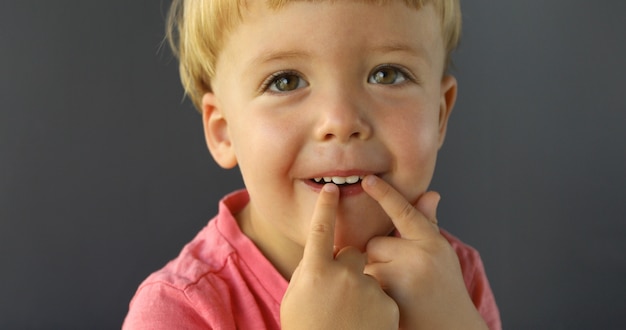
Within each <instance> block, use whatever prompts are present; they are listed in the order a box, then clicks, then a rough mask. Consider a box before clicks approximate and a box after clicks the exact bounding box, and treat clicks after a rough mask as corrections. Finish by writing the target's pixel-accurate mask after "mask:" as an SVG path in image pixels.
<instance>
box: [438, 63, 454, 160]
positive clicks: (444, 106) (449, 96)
mask: <svg viewBox="0 0 626 330" xmlns="http://www.w3.org/2000/svg"><path fill="white" fill-rule="evenodd" d="M456 95H457V81H456V78H454V76H451V75H445V76H444V77H443V79H442V80H441V98H440V101H439V148H441V146H442V145H443V141H444V140H445V138H446V130H447V128H448V120H449V119H450V114H451V113H452V108H454V103H455V102H456Z"/></svg>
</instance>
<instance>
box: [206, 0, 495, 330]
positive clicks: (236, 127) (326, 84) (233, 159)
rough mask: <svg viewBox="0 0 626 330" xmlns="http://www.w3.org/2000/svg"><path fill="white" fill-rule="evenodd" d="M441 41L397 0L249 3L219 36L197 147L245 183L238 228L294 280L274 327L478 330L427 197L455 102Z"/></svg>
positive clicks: (428, 14)
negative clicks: (203, 146) (355, 179)
mask: <svg viewBox="0 0 626 330" xmlns="http://www.w3.org/2000/svg"><path fill="white" fill-rule="evenodd" d="M441 35H442V33H441V30H440V22H439V18H438V16H437V14H436V12H435V10H434V8H433V7H432V6H425V7H424V8H422V9H420V10H415V9H411V8H408V7H407V6H406V5H405V4H404V2H403V1H399V0H398V1H391V2H389V3H387V4H385V5H380V6H379V5H375V4H369V3H363V2H361V1H322V2H308V1H297V2H294V3H290V4H288V5H286V6H284V7H283V8H280V9H278V10H273V9H269V8H267V6H266V5H265V3H264V2H263V1H250V2H249V3H248V6H247V10H245V11H244V12H243V13H242V22H241V23H240V24H239V25H238V26H237V27H236V28H234V29H233V31H231V32H229V34H228V38H227V40H226V41H225V44H224V47H223V49H222V50H221V53H220V56H219V59H218V63H217V65H216V75H215V77H214V79H213V80H212V82H211V83H212V88H213V91H212V92H209V93H206V94H205V95H204V97H203V109H202V110H203V122H204V127H205V136H206V140H207V144H208V146H209V150H210V151H211V154H212V155H213V158H214V159H215V160H216V161H217V163H218V164H219V165H221V166H222V167H225V168H232V167H235V166H237V167H238V168H239V170H240V171H241V173H242V177H243V179H244V182H245V185H246V188H247V190H248V193H249V196H250V202H249V203H248V205H246V207H245V208H244V209H243V210H242V211H241V212H240V213H238V214H236V215H235V216H236V218H237V221H238V223H239V226H240V228H241V230H242V231H243V232H244V233H245V234H246V236H247V237H249V238H250V239H251V240H252V241H253V242H254V243H255V244H256V246H257V247H258V248H259V249H260V250H261V251H262V253H263V254H264V255H265V256H266V257H267V258H268V260H270V261H271V262H272V264H273V265H274V266H275V267H276V269H277V270H278V271H279V272H280V273H281V274H282V275H283V276H284V277H285V278H286V279H288V280H290V284H289V287H288V290H287V293H286V295H285V298H284V301H283V302H282V305H281V323H282V325H283V328H284V329H397V328H398V326H400V327H401V328H407V329H417V328H422V329H438V328H442V329H445V328H450V329H472V328H481V326H484V324H482V323H481V322H482V320H481V319H480V316H479V315H478V313H477V312H476V310H475V308H474V306H473V304H472V303H471V301H470V299H469V296H468V293H467V290H466V289H465V286H464V284H463V278H462V274H461V270H460V267H459V262H458V258H457V256H456V254H455V253H454V251H453V250H452V248H451V247H450V245H449V244H448V243H447V241H446V240H445V238H443V237H442V236H441V235H440V234H439V232H438V230H437V227H436V226H435V225H433V224H432V223H433V222H435V221H436V220H435V215H436V205H437V200H438V195H437V194H436V193H426V191H427V188H428V185H429V183H430V180H431V178H432V174H433V171H434V167H435V162H436V156H437V152H438V150H439V148H440V146H441V145H442V143H443V140H444V136H445V132H446V127H447V122H448V118H449V115H450V112H451V110H452V107H453V105H454V101H455V99H456V80H455V79H454V78H453V77H451V76H448V75H444V74H443V72H444V70H445V63H444V61H445V49H444V45H443V40H442V37H441ZM326 176H329V177H332V176H337V177H349V176H359V177H365V178H366V179H365V180H364V181H363V182H362V184H361V185H360V186H359V185H357V184H354V185H352V186H348V187H346V186H342V187H339V189H336V188H337V187H335V188H330V187H333V185H326V186H323V187H324V188H323V187H322V185H321V184H316V183H315V181H313V179H315V178H320V177H326ZM371 180H373V181H371ZM367 182H370V183H375V184H373V185H372V184H366V183H367ZM392 187H393V188H392ZM394 229H396V230H398V231H399V233H400V234H401V235H402V238H396V237H389V234H390V233H392V232H393V231H394ZM335 250H337V251H338V252H337V253H336V254H335V253H333V252H334V251H335Z"/></svg>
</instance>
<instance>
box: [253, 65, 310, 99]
mask: <svg viewBox="0 0 626 330" xmlns="http://www.w3.org/2000/svg"><path fill="white" fill-rule="evenodd" d="M289 76H294V77H298V79H303V78H302V75H301V74H300V73H298V72H297V71H293V70H283V71H278V72H274V73H272V74H271V75H270V76H269V77H267V78H265V80H264V81H263V83H261V86H260V87H259V93H260V94H262V93H268V92H270V93H276V94H278V93H277V92H274V91H270V90H269V89H270V88H271V87H272V85H273V84H275V83H276V82H277V81H278V80H279V79H280V78H284V77H289ZM279 93H286V92H279Z"/></svg>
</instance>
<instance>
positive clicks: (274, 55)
mask: <svg viewBox="0 0 626 330" xmlns="http://www.w3.org/2000/svg"><path fill="white" fill-rule="evenodd" d="M308 57H310V55H309V54H307V53H305V52H302V51H268V52H264V53H262V54H260V55H259V56H256V57H253V58H252V59H251V60H250V61H249V64H250V65H251V66H252V67H256V66H257V65H260V64H264V63H268V62H275V61H283V60H287V59H295V58H308Z"/></svg>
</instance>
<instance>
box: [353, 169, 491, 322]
mask: <svg viewBox="0 0 626 330" xmlns="http://www.w3.org/2000/svg"><path fill="white" fill-rule="evenodd" d="M363 189H365V191H366V192H367V193H368V194H369V195H370V196H371V197H372V198H373V199H374V200H376V201H377V202H378V203H379V204H380V205H381V207H382V208H383V209H384V210H385V212H386V213H387V215H389V217H390V218H391V220H392V221H393V223H394V225H395V227H396V229H397V230H398V232H399V233H400V236H401V237H402V238H398V237H375V238H372V239H371V240H370V241H369V242H368V244H367V248H366V252H367V256H368V264H367V266H365V273H367V274H370V275H372V276H373V277H374V278H376V279H377V280H378V282H379V283H380V285H381V287H382V288H383V289H384V290H385V291H386V292H387V293H388V294H389V295H390V296H391V297H392V298H393V299H394V300H395V301H396V303H397V304H398V306H399V308H400V326H401V328H403V329H418V328H419V329H486V325H485V323H484V321H483V319H482V317H481V316H480V314H479V313H478V312H477V311H476V308H475V307H474V305H473V303H472V301H471V299H470V297H469V294H468V293H467V289H466V288H465V284H464V281H463V275H462V272H461V267H460V265H459V260H458V257H457V255H456V253H455V252H454V250H453V249H452V247H451V246H450V244H449V243H448V241H447V240H446V239H445V238H444V237H443V236H441V235H440V234H439V228H438V226H437V219H436V210H437V204H438V203H439V195H438V194H437V193H435V192H427V193H425V194H424V195H422V196H421V197H420V199H419V200H418V201H417V202H416V203H415V205H411V204H410V203H409V202H407V200H406V199H405V198H404V197H403V196H402V195H401V194H400V193H399V192H398V191H396V190H395V189H394V188H393V187H391V186H390V185H389V184H388V183H386V182H385V181H383V180H381V179H380V178H378V177H376V176H369V177H367V178H366V179H365V180H364V182H363Z"/></svg>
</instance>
